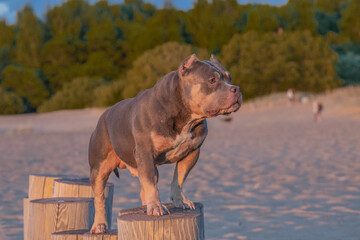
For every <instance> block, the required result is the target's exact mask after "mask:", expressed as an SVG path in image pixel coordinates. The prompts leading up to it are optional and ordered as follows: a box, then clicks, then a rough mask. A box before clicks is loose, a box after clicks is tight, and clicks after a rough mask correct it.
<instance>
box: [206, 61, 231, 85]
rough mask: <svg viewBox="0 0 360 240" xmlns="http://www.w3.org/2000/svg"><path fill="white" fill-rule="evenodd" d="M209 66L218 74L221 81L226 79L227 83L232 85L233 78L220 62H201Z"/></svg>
mask: <svg viewBox="0 0 360 240" xmlns="http://www.w3.org/2000/svg"><path fill="white" fill-rule="evenodd" d="M201 62H203V63H205V64H207V65H209V66H210V67H211V68H212V69H213V70H215V71H216V72H218V74H219V75H220V79H224V80H225V81H226V82H228V83H230V81H231V77H230V73H229V72H228V71H227V70H226V69H225V68H224V67H223V66H222V65H221V64H220V63H219V62H218V61H201Z"/></svg>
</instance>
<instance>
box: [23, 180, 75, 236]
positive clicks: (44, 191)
mask: <svg viewBox="0 0 360 240" xmlns="http://www.w3.org/2000/svg"><path fill="white" fill-rule="evenodd" d="M64 177H72V178H73V177H74V176H69V175H46V174H31V175H29V194H28V195H29V197H28V198H24V201H23V206H24V209H23V210H24V240H27V235H28V234H27V232H28V225H29V222H28V221H29V216H28V215H27V214H28V212H29V210H28V206H29V201H30V200H33V199H40V198H51V197H52V195H53V184H54V180H55V179H59V178H64Z"/></svg>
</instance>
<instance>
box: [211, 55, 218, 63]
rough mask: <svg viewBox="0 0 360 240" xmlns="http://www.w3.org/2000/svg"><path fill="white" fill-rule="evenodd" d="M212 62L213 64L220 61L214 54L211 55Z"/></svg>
mask: <svg viewBox="0 0 360 240" xmlns="http://www.w3.org/2000/svg"><path fill="white" fill-rule="evenodd" d="M210 61H211V62H218V60H217V59H216V58H215V56H214V54H211V56H210Z"/></svg>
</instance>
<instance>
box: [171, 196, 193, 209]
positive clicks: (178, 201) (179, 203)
mask: <svg viewBox="0 0 360 240" xmlns="http://www.w3.org/2000/svg"><path fill="white" fill-rule="evenodd" d="M171 200H172V202H173V204H174V206H175V207H177V208H183V209H186V208H190V209H193V210H194V209H195V205H194V203H193V202H192V201H190V200H189V199H187V198H186V197H185V194H184V193H183V192H181V193H180V194H177V196H174V197H171Z"/></svg>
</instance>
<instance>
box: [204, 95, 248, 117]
mask: <svg viewBox="0 0 360 240" xmlns="http://www.w3.org/2000/svg"><path fill="white" fill-rule="evenodd" d="M240 107H241V100H240V98H239V99H238V100H236V101H235V102H233V103H232V104H231V105H230V106H229V107H227V108H221V109H216V110H209V111H206V114H207V116H209V117H216V116H218V115H226V116H228V115H230V114H231V113H233V112H236V111H237V110H239V108H240Z"/></svg>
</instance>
